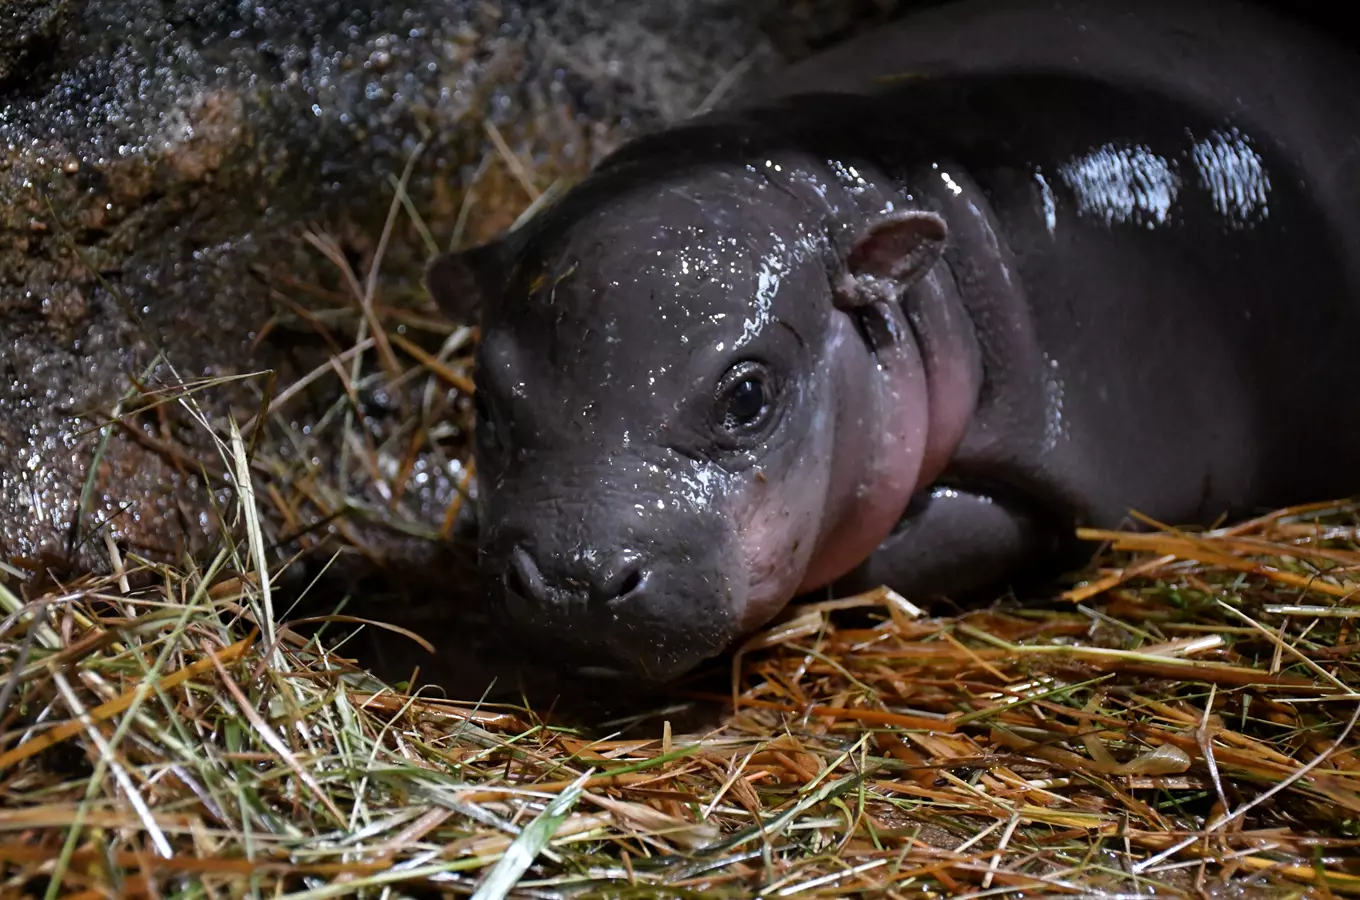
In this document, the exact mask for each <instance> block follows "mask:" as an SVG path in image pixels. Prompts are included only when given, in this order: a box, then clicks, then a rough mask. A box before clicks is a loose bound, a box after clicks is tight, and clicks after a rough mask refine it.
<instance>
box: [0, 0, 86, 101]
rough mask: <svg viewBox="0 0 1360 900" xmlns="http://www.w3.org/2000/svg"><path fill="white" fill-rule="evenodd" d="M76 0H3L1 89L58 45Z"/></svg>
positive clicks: (0, 1)
mask: <svg viewBox="0 0 1360 900" xmlns="http://www.w3.org/2000/svg"><path fill="white" fill-rule="evenodd" d="M71 6H72V0H0V85H2V84H3V83H4V82H5V81H6V80H8V79H9V78H10V76H12V75H18V74H20V73H22V72H23V71H24V68H25V66H26V65H28V64H30V63H31V62H34V61H36V60H35V57H36V56H37V55H38V54H40V53H42V52H44V51H45V50H46V49H47V48H49V47H51V46H52V45H54V44H55V43H56V41H57V36H58V35H59V34H60V33H61V29H62V27H63V26H64V25H65V24H66V22H67V19H68V17H69V13H70V8H71Z"/></svg>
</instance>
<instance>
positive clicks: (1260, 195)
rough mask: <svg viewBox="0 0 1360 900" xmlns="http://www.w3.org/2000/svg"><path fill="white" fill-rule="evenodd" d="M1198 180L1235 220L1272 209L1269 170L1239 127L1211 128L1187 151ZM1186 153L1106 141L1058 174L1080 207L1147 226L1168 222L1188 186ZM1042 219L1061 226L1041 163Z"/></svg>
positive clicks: (1227, 219)
mask: <svg viewBox="0 0 1360 900" xmlns="http://www.w3.org/2000/svg"><path fill="white" fill-rule="evenodd" d="M1184 155H1185V156H1186V157H1188V159H1189V161H1190V166H1192V167H1193V169H1194V177H1195V178H1196V179H1197V181H1198V184H1199V187H1200V188H1201V189H1202V190H1203V191H1204V192H1205V193H1206V194H1208V196H1209V199H1210V203H1211V204H1212V206H1213V209H1214V211H1215V212H1217V213H1218V214H1219V215H1220V216H1222V217H1223V219H1224V224H1226V225H1227V226H1229V227H1231V228H1250V227H1251V226H1252V225H1254V224H1255V223H1257V222H1260V221H1262V220H1264V219H1265V218H1266V217H1267V216H1268V215H1269V213H1270V207H1269V194H1270V176H1269V174H1268V173H1267V172H1266V170H1265V164H1264V162H1263V160H1262V158H1261V155H1260V154H1259V153H1257V152H1256V151H1255V150H1254V149H1252V147H1251V144H1250V142H1249V139H1248V138H1247V136H1246V135H1244V134H1242V132H1241V131H1240V130H1238V129H1237V128H1234V127H1225V128H1223V129H1219V130H1215V131H1213V132H1212V133H1211V134H1210V135H1209V137H1208V138H1205V139H1203V140H1198V141H1195V142H1194V143H1193V144H1192V145H1191V146H1189V147H1188V148H1187V152H1185V153H1184ZM1180 169H1181V164H1180V160H1177V159H1169V158H1167V157H1165V156H1161V155H1158V154H1155V153H1153V152H1152V151H1151V150H1149V149H1148V148H1146V147H1143V146H1140V145H1133V146H1129V147H1120V146H1117V145H1115V144H1106V145H1104V146H1102V147H1099V148H1097V149H1095V150H1093V151H1091V152H1090V153H1087V154H1083V155H1081V156H1077V157H1075V158H1073V159H1071V160H1069V161H1068V162H1067V163H1065V164H1064V165H1062V166H1060V167H1059V170H1058V177H1059V178H1060V179H1061V180H1062V182H1063V183H1064V184H1065V185H1066V186H1067V188H1068V189H1069V190H1070V191H1071V193H1072V197H1073V199H1074V201H1075V203H1076V210H1077V214H1078V215H1082V216H1093V217H1095V218H1097V219H1100V220H1101V221H1103V222H1105V224H1107V225H1123V224H1134V225H1141V226H1143V227H1147V228H1154V227H1160V226H1165V225H1168V224H1169V223H1170V222H1171V220H1172V219H1173V218H1174V211H1175V206H1176V202H1177V200H1178V199H1179V198H1180V195H1181V192H1182V190H1183V188H1184V186H1185V177H1184V176H1182V175H1181V174H1180V171H1179V170H1180ZM1034 179H1035V183H1036V184H1037V185H1038V188H1039V194H1040V202H1041V204H1042V208H1043V216H1044V222H1045V225H1046V226H1047V228H1048V230H1049V232H1050V233H1051V232H1053V231H1054V230H1055V229H1056V227H1057V215H1056V208H1057V201H1056V198H1055V196H1054V193H1053V189H1052V187H1051V185H1050V184H1049V183H1048V180H1047V179H1046V178H1045V177H1044V174H1043V171H1042V170H1041V169H1037V168H1036V169H1035V173H1034Z"/></svg>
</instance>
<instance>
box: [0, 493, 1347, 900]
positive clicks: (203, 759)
mask: <svg viewBox="0 0 1360 900" xmlns="http://www.w3.org/2000/svg"><path fill="white" fill-rule="evenodd" d="M1358 513H1360V507H1355V506H1337V507H1335V508H1331V509H1312V510H1296V511H1292V512H1282V513H1280V514H1278V515H1276V516H1272V517H1268V518H1264V519H1260V520H1257V521H1254V522H1250V523H1246V524H1244V525H1241V526H1239V527H1236V528H1231V529H1223V530H1219V531H1215V532H1212V533H1210V534H1200V535H1191V534H1183V533H1175V532H1171V531H1164V532H1161V533H1153V534H1143V535H1137V536H1133V535H1121V536H1118V537H1114V538H1113V540H1114V542H1115V550H1114V551H1112V555H1111V556H1110V557H1108V558H1107V559H1106V560H1105V566H1106V568H1102V569H1101V570H1100V571H1098V572H1097V571H1093V572H1092V580H1091V581H1090V582H1088V583H1087V584H1086V585H1085V586H1083V587H1080V588H1078V589H1077V590H1076V591H1074V594H1075V595H1077V596H1082V597H1085V598H1086V599H1084V600H1083V602H1082V603H1081V604H1080V605H1079V606H1076V607H1074V608H1073V609H1072V610H1071V611H1067V610H1060V611H1047V612H1042V611H1029V612H1026V611H1020V610H1010V611H1000V610H991V611H979V612H976V613H972V614H968V615H963V616H959V617H956V618H947V619H939V618H927V617H924V616H921V615H918V614H917V612H916V611H915V610H914V609H913V608H912V607H911V606H910V604H908V603H906V602H905V601H904V600H902V599H901V598H898V597H895V596H893V595H891V594H887V593H880V594H877V595H870V596H865V597H861V598H852V599H851V600H848V601H843V602H841V603H840V604H823V605H820V606H815V607H810V608H807V609H805V610H802V611H801V614H799V615H797V616H796V617H794V618H791V619H790V620H789V621H786V622H785V623H783V624H782V625H781V626H780V627H778V628H774V629H771V630H770V631H769V632H767V633H766V634H764V635H762V637H761V638H760V639H758V641H757V642H756V644H757V645H756V646H754V647H751V648H750V649H748V650H746V651H745V652H744V653H742V654H741V656H740V658H739V660H738V663H737V666H736V673H737V677H738V681H737V682H736V685H735V686H736V690H737V707H736V711H735V712H734V713H732V714H731V715H730V716H728V718H727V720H726V721H725V723H724V724H723V725H722V727H720V728H718V729H717V730H715V731H713V732H711V733H704V734H683V735H682V734H669V735H663V736H662V737H661V738H659V739H656V740H619V739H615V738H612V737H611V735H610V734H608V733H603V734H599V735H583V734H580V733H576V732H573V731H570V730H566V729H561V728H556V727H554V726H553V725H552V724H551V723H550V722H545V721H543V720H541V719H540V718H538V717H537V716H536V715H535V713H534V712H533V711H530V710H524V709H515V708H506V707H490V706H479V705H478V704H477V703H476V702H470V703H461V704H460V703H451V702H445V701H440V700H436V699H429V698H424V697H421V696H418V695H417V696H412V695H410V694H407V693H405V692H403V691H401V690H398V689H396V688H394V687H392V686H388V685H383V684H379V683H376V682H375V681H374V680H373V679H372V678H370V677H368V676H366V675H365V673H364V672H362V671H360V670H358V669H357V668H356V667H355V666H354V665H353V664H352V663H351V662H350V661H348V660H346V659H344V658H343V657H341V656H339V655H336V654H334V653H332V652H329V651H328V650H326V649H325V647H324V645H322V644H320V643H318V642H317V641H316V640H314V639H305V638H303V637H301V636H299V635H298V634H297V633H296V632H295V631H293V630H292V629H291V627H289V626H285V625H283V624H281V623H280V622H279V621H278V619H277V617H276V615H275V614H274V612H273V611H272V610H271V608H270V603H269V597H268V595H267V594H266V592H264V591H262V590H260V588H259V587H258V586H259V585H260V584H261V583H262V580H261V579H260V578H259V577H258V575H257V573H254V572H251V571H250V570H249V569H248V568H238V564H240V563H243V562H245V561H247V560H249V559H250V558H251V555H250V554H249V553H248V552H245V551H246V548H240V550H241V552H239V553H237V554H232V553H224V554H223V555H222V556H221V557H220V558H219V559H218V560H216V561H215V563H214V565H212V566H210V567H208V568H207V569H205V570H204V571H178V570H173V569H168V568H161V569H160V570H159V571H158V572H157V573H156V574H157V577H158V583H157V584H156V585H155V586H154V587H153V588H150V589H147V590H142V591H137V592H135V593H133V594H128V593H125V592H124V591H122V590H121V589H120V587H119V578H118V577H117V576H114V577H110V578H107V579H93V578H92V579H88V580H86V581H85V582H83V583H79V584H71V585H66V586H65V587H64V588H62V589H61V590H53V591H49V592H47V593H46V594H45V595H43V596H41V597H36V598H34V599H32V600H30V601H29V602H28V603H27V604H21V603H20V601H19V600H18V598H17V597H16V596H15V594H14V593H13V592H11V590H9V589H8V588H6V589H4V590H3V591H0V603H3V605H4V608H5V613H6V617H5V619H4V621H3V623H0V653H2V654H3V660H4V669H5V671H6V672H7V673H9V677H7V678H6V680H5V683H4V693H3V697H0V707H2V708H3V711H4V712H3V715H4V719H3V723H4V725H3V733H4V740H3V745H0V795H3V797H4V798H5V800H4V803H3V810H0V831H2V832H3V835H2V836H0V867H2V869H0V871H2V872H3V880H2V881H0V895H4V896H20V895H24V894H25V893H27V894H30V895H33V896H49V897H55V896H80V897H90V898H94V897H106V896H120V897H140V896H152V897H155V896H208V897H219V896H220V897H227V896H243V895H245V894H252V895H255V896H289V897H308V898H321V897H339V896H372V897H378V896H400V895H406V896H409V895H411V894H412V893H413V892H414V893H417V894H419V895H421V896H430V895H431V894H430V892H431V891H434V892H435V893H441V892H443V893H447V894H450V895H453V894H463V893H468V892H472V891H474V890H480V892H481V896H484V897H490V896H501V895H502V894H503V893H504V892H505V891H506V890H507V889H508V888H510V887H511V886H512V885H516V884H517V890H518V891H519V892H521V893H522V895H525V896H547V895H552V896H562V895H565V894H572V895H586V896H590V895H600V894H607V895H610V896H622V895H627V896H679V895H682V894H683V895H690V894H694V895H700V894H702V895H704V896H751V895H752V894H753V893H755V892H756V891H757V890H759V893H760V895H761V896H767V897H787V896H794V895H802V896H812V895H824V894H833V893H858V892H862V891H865V890H869V889H873V890H876V891H878V890H881V891H888V892H891V894H892V895H895V896H901V897H908V896H954V897H965V896H966V897H979V896H1004V895H1008V894H1014V895H1019V894H1022V893H1023V894H1033V893H1035V892H1040V893H1045V894H1054V895H1058V894H1068V893H1070V894H1091V893H1095V894H1098V895H1100V896H1122V895H1129V896H1132V895H1135V894H1139V895H1146V894H1148V893H1156V894H1160V895H1164V896H1165V895H1172V896H1180V895H1188V894H1193V893H1196V892H1197V891H1198V890H1200V889H1201V888H1202V887H1204V886H1218V887H1220V888H1221V887H1223V886H1226V885H1233V886H1235V887H1236V888H1238V889H1248V890H1246V893H1245V894H1244V896H1256V895H1260V896H1277V895H1285V894H1290V893H1291V892H1293V893H1297V892H1298V891H1300V890H1301V889H1302V888H1303V887H1304V886H1310V885H1311V886H1315V887H1318V888H1323V889H1324V890H1323V891H1319V893H1318V895H1319V896H1321V895H1322V893H1323V892H1325V890H1326V889H1330V890H1331V891H1336V892H1348V893H1349V892H1360V873H1357V872H1356V866H1355V852H1354V849H1353V848H1354V846H1355V841H1354V839H1353V838H1354V832H1355V831H1356V825H1355V817H1356V812H1357V810H1360V761H1357V758H1356V748H1357V745H1358V744H1360V736H1357V734H1356V731H1355V724H1356V718H1357V715H1360V693H1357V692H1356V691H1355V687H1356V686H1357V684H1360V680H1357V678H1356V677H1355V674H1354V672H1353V667H1352V665H1351V660H1352V657H1353V653H1354V648H1355V646H1356V636H1355V634H1354V633H1353V629H1352V622H1353V618H1354V614H1353V608H1352V607H1349V606H1348V605H1347V602H1346V598H1347V597H1348V596H1349V595H1350V594H1351V593H1353V592H1354V591H1355V590H1356V587H1357V585H1356V584H1355V583H1354V582H1352V581H1350V580H1348V578H1347V571H1348V569H1349V568H1350V567H1353V566H1355V565H1356V564H1357V562H1360V551H1358V550H1357V549H1356V543H1357V529H1360V519H1358V517H1357V514H1358ZM1102 537H1103V536H1102ZM851 603H853V604H858V605H861V606H867V607H871V608H878V609H880V610H881V612H882V622H881V624H879V625H877V626H875V627H867V628H860V629H857V630H846V629H843V628H838V627H836V625H835V624H834V623H833V621H832V615H831V614H832V612H833V610H832V607H833V606H837V605H841V606H844V605H847V604H851ZM472 699H473V700H474V701H475V698H472ZM677 699H678V698H677ZM1324 886H1325V887H1324ZM384 888H391V889H392V890H393V891H395V892H396V893H394V894H384V893H383V890H384ZM1252 888H1254V889H1256V891H1258V892H1259V894H1258V893H1256V892H1253V891H1252V890H1250V889H1252Z"/></svg>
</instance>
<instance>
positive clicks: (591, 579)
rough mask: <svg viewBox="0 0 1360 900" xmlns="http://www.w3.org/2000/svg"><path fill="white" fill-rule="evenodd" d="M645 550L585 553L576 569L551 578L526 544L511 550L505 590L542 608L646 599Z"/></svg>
mask: <svg viewBox="0 0 1360 900" xmlns="http://www.w3.org/2000/svg"><path fill="white" fill-rule="evenodd" d="M644 563H645V561H644V559H643V556H642V554H640V553H638V552H636V551H633V550H620V551H616V552H614V553H612V554H609V555H607V556H605V557H604V558H603V559H600V558H599V555H598V554H582V555H581V557H580V558H579V559H577V560H575V565H574V566H572V567H571V569H572V570H574V571H571V570H569V571H567V572H563V573H561V574H559V576H558V577H556V578H552V579H549V578H547V577H544V574H543V568H542V567H541V566H540V565H539V563H538V561H537V560H536V559H535V558H534V554H533V552H531V550H530V549H529V548H528V547H526V546H525V545H524V544H522V543H521V544H518V545H516V546H515V548H514V550H512V551H511V552H510V559H509V565H508V566H507V567H506V570H505V575H504V584H505V589H506V591H507V592H508V593H509V594H511V595H513V596H514V597H515V598H516V599H518V600H521V601H525V602H527V603H529V604H532V605H533V606H535V607H537V608H538V609H539V610H552V609H554V608H562V609H570V608H573V607H581V608H585V607H596V606H602V605H610V604H617V603H626V602H629V601H640V602H644V603H645V602H646V592H647V584H648V581H649V577H648V571H647V568H646V566H645V564H644Z"/></svg>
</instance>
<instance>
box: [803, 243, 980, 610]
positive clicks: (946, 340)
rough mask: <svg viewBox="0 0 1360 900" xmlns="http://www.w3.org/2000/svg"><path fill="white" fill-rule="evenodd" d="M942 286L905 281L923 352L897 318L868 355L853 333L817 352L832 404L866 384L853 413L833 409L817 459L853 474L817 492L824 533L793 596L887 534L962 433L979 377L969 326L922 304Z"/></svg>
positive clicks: (840, 570) (847, 403)
mask: <svg viewBox="0 0 1360 900" xmlns="http://www.w3.org/2000/svg"><path fill="white" fill-rule="evenodd" d="M943 290H944V287H943V284H942V282H941V275H940V273H939V270H938V269H937V270H936V271H933V272H930V273H927V274H926V276H925V277H923V278H922V279H921V281H920V282H918V283H917V284H916V285H915V286H914V287H913V288H912V292H913V293H916V292H920V294H919V295H918V296H919V299H921V300H923V301H925V304H924V305H925V306H926V307H927V308H928V309H930V310H931V313H930V315H929V317H928V318H929V321H928V322H927V327H928V328H929V329H930V336H931V340H930V347H929V350H928V351H927V353H928V355H927V356H926V357H925V358H922V355H921V354H922V350H921V348H920V347H919V346H918V344H917V343H916V340H915V338H914V337H913V336H912V334H911V331H910V327H909V326H908V325H907V323H906V321H905V316H903V317H902V319H901V320H900V322H899V324H900V333H901V336H902V338H903V340H900V341H899V342H897V343H895V344H894V345H892V347H891V348H889V349H888V350H887V351H886V352H883V351H881V352H880V353H879V354H878V355H877V356H874V355H871V354H870V353H869V352H868V350H867V348H865V347H864V345H863V342H862V341H859V340H857V339H856V340H854V341H853V342H847V341H845V340H844V339H841V340H839V341H837V342H836V343H834V344H829V346H828V355H827V358H828V359H831V360H836V361H837V362H836V363H835V365H837V366H838V368H837V369H836V371H837V372H838V373H839V374H840V378H839V383H838V385H837V387H838V392H837V393H838V395H837V397H836V400H835V402H837V403H838V404H839V405H840V406H841V407H842V408H844V409H855V408H856V404H855V402H854V400H853V399H851V398H854V397H856V396H857V395H858V396H859V397H864V396H865V394H866V390H865V388H866V386H869V388H870V389H869V390H868V391H867V400H865V401H862V402H861V404H860V405H859V407H858V411H857V413H856V414H851V415H844V416H842V421H841V422H840V428H839V429H838V433H837V434H836V438H835V441H834V448H833V449H834V451H835V452H832V453H828V454H827V456H826V457H825V458H826V459H827V460H828V461H830V465H832V466H835V467H837V468H838V469H839V470H841V471H843V472H846V473H847V474H848V473H850V472H854V473H857V478H856V480H855V481H854V482H853V483H852V485H851V486H850V488H849V489H848V490H845V491H843V492H841V493H839V494H837V492H835V491H834V490H833V491H832V492H831V493H830V494H829V495H828V496H827V497H826V504H827V507H828V509H827V511H826V512H825V513H824V514H823V517H822V518H823V521H824V523H826V525H829V526H830V533H829V534H824V535H823V536H822V538H821V540H820V541H819V549H818V552H817V553H816V555H815V556H814V558H813V559H812V560H811V561H810V562H809V564H808V566H807V569H806V571H805V572H804V575H803V577H802V579H801V580H800V582H799V584H798V586H797V589H796V591H795V592H794V593H802V592H805V591H811V590H815V589H816V588H819V587H823V586H825V585H827V584H829V583H831V582H833V581H835V580H836V579H837V578H840V577H842V576H844V575H846V574H848V573H849V572H851V571H853V570H854V569H855V568H856V567H858V566H859V565H860V564H861V563H863V562H864V560H865V559H867V558H868V557H869V556H870V555H871V554H872V553H873V552H874V550H876V549H877V548H878V546H879V544H881V543H882V542H883V541H884V540H885V539H886V538H887V537H888V535H889V534H891V533H892V530H893V528H894V527H895V526H896V525H897V523H898V521H899V520H900V519H901V517H902V513H903V511H904V510H905V509H906V508H907V504H908V503H909V502H910V501H911V498H912V496H913V495H914V494H915V493H916V492H918V491H919V490H921V489H923V488H925V487H926V486H928V485H929V484H931V483H932V482H933V481H934V480H935V479H936V478H937V477H939V475H940V473H941V472H943V471H944V469H945V467H946V466H947V465H948V463H949V460H950V458H951V457H952V456H953V454H954V451H955V449H956V448H957V447H958V444H959V441H960V440H962V438H963V434H964V431H965V430H966V429H967V427H968V422H969V419H970V417H971V416H972V413H973V408H974V403H975V399H976V397H977V391H978V387H979V385H980V384H981V380H982V370H981V362H980V355H979V351H978V346H977V341H976V337H975V336H974V334H973V332H972V328H971V324H970V323H968V322H966V321H962V320H960V321H954V320H953V319H954V317H955V316H962V311H961V310H958V309H957V308H956V307H955V306H954V305H952V304H948V303H945V302H930V301H931V300H939V299H940V295H941V294H942V292H943ZM930 295H933V296H930ZM951 309H954V310H956V312H955V313H954V314H951V312H950V310H951ZM898 311H899V312H900V307H898ZM846 321H847V323H848V320H846ZM824 528H825V525H824ZM790 562H793V561H792V560H790ZM799 564H800V565H801V560H800V561H799Z"/></svg>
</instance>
